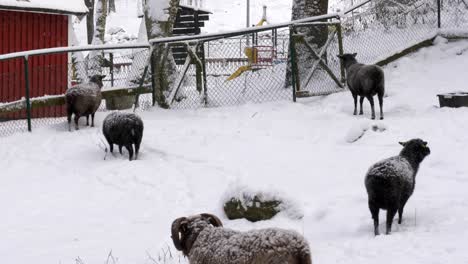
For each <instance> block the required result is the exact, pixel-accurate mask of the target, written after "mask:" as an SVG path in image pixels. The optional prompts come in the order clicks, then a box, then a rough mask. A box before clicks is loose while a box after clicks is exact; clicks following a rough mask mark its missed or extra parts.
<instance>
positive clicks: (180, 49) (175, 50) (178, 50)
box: [172, 46, 187, 54]
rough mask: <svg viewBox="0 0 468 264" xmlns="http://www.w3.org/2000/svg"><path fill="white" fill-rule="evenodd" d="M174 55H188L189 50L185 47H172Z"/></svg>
mask: <svg viewBox="0 0 468 264" xmlns="http://www.w3.org/2000/svg"><path fill="white" fill-rule="evenodd" d="M172 53H173V54H175V53H185V54H187V48H183V47H180V46H179V47H172Z"/></svg>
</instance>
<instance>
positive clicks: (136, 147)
mask: <svg viewBox="0 0 468 264" xmlns="http://www.w3.org/2000/svg"><path fill="white" fill-rule="evenodd" d="M139 151H140V142H137V143H135V159H138V152H139Z"/></svg>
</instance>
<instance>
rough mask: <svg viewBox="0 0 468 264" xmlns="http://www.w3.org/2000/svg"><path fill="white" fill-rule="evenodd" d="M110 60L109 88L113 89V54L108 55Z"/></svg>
mask: <svg viewBox="0 0 468 264" xmlns="http://www.w3.org/2000/svg"><path fill="white" fill-rule="evenodd" d="M109 60H110V69H109V70H110V75H111V87H114V53H112V52H111V53H109Z"/></svg>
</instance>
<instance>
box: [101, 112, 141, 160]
mask: <svg viewBox="0 0 468 264" xmlns="http://www.w3.org/2000/svg"><path fill="white" fill-rule="evenodd" d="M102 133H103V134H104V137H105V138H106V140H107V142H108V143H109V147H110V152H113V151H114V144H116V145H118V146H119V152H120V154H122V147H125V148H126V149H127V150H128V153H129V160H132V157H133V145H135V159H137V158H138V151H139V150H140V144H141V139H142V137H143V121H142V120H141V118H140V117H139V116H137V115H135V114H132V113H124V112H114V113H111V114H109V115H108V116H107V117H106V118H105V119H104V122H103V125H102Z"/></svg>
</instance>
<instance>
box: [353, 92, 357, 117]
mask: <svg viewBox="0 0 468 264" xmlns="http://www.w3.org/2000/svg"><path fill="white" fill-rule="evenodd" d="M353 99H354V113H353V115H357V94H353Z"/></svg>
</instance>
